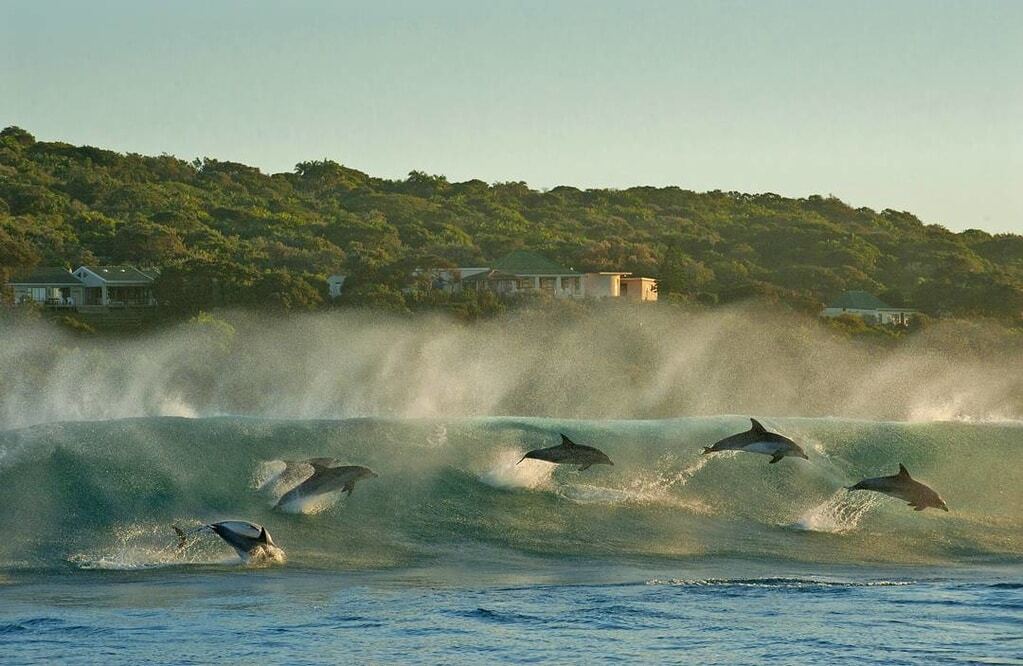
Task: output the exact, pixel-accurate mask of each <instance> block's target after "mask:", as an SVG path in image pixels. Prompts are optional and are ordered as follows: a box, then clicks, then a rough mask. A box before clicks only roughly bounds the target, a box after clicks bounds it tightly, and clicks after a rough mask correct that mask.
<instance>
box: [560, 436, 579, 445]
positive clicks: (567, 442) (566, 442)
mask: <svg viewBox="0 0 1023 666" xmlns="http://www.w3.org/2000/svg"><path fill="white" fill-rule="evenodd" d="M561 445H562V446H568V447H572V446H578V445H577V444H576V443H575V442H573V441H572V440H570V439H569V438H568V437H565V434H564V433H562V434H561Z"/></svg>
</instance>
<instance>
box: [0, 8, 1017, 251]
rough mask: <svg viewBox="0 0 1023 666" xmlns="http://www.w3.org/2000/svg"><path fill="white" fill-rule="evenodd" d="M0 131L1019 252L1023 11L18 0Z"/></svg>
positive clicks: (8, 15)
mask: <svg viewBox="0 0 1023 666" xmlns="http://www.w3.org/2000/svg"><path fill="white" fill-rule="evenodd" d="M0 125H2V126H7V125H18V126H20V127H23V128H25V129H27V130H28V131H30V132H32V133H33V134H35V135H36V137H37V138H39V139H42V140H51V141H55V140H61V141H67V142H69V143H74V144H89V145H95V146H100V147H104V148H110V149H114V150H119V151H130V152H138V153H144V154H160V153H169V154H173V155H176V156H178V157H181V158H185V159H192V158H194V157H202V156H210V157H215V158H217V159H222V160H232V161H238V162H244V163H246V164H252V165H255V166H258V167H260V168H261V169H263V170H265V171H269V172H276V171H290V170H291V169H292V168H293V167H294V165H295V164H296V163H298V162H301V161H304V160H311V159H324V158H328V159H332V160H335V161H338V162H341V163H343V164H345V165H347V166H350V167H353V168H356V169H359V170H362V171H365V172H367V173H369V174H371V175H374V176H380V177H387V178H401V177H404V176H405V175H406V174H407V173H408V172H409V171H411V170H413V169H416V170H421V171H426V172H429V173H434V174H443V175H445V176H447V177H448V179H449V180H452V181H459V180H468V179H471V178H479V179H481V180H484V181H487V182H498V181H520V180H521V181H526V182H527V183H529V184H530V185H531V186H533V187H537V188H551V187H556V186H558V185H573V186H576V187H581V188H588V187H617V188H625V187H629V186H633V185H659V186H660V185H677V186H679V187H683V188H686V189H693V190H698V191H703V190H714V189H720V190H737V191H743V192H774V193H776V194H781V195H785V196H807V195H810V194H822V195H829V194H830V195H834V196H837V197H839V198H841V199H842V200H844V201H846V202H848V203H850V204H852V205H855V206H869V207H871V208H874V209H877V210H881V209H884V208H894V209H897V210H908V211H910V212H913V213H914V214H916V215H917V216H919V217H920V218H921V219H923V220H924V221H925V222H928V223H935V224H943V225H945V226H947V227H949V228H951V229H955V230H961V229H967V228H980V229H985V230H988V231H992V232H1005V231H1011V232H1015V233H1023V2H1017V1H1015V0H1006V1H1004V2H996V1H982V0H977V1H969V2H949V1H947V0H926V1H917V0H912V1H910V0H906V1H902V2H887V1H881V0H876V1H875V0H871V1H858V0H845V1H842V2H828V1H815V2H809V1H806V2H792V1H782V0H778V1H756V2H736V1H729V0H721V1H714V2H683V1H679V0H674V1H671V2H659V1H652V0H651V1H642V0H633V1H631V2H607V1H602V0H585V1H575V0H563V1H561V2H557V1H552V0H548V1H547V2H532V1H522V2H510V1H504V0H490V1H485V2H480V1H478V0H477V1H475V2H453V1H449V0H430V1H429V2H393V1H392V2H389V1H380V0H375V1H374V2H364V1H363V2H336V1H335V2H313V1H305V2H302V1H291V2H283V1H282V2H259V1H255V0H250V1H247V2H225V1H216V0H205V1H201V2H196V1H193V0H175V2H155V1H154V2H141V1H139V0H132V1H128V2H120V1H117V2H114V1H106V2H104V1H102V0H96V1H95V2H77V1H76V2H51V1H48V0H29V1H23V0H0Z"/></svg>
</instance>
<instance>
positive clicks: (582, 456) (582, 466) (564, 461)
mask: <svg viewBox="0 0 1023 666" xmlns="http://www.w3.org/2000/svg"><path fill="white" fill-rule="evenodd" d="M526 458H531V459H533V460H543V461H545V462H549V463H554V464H556V465H579V471H580V472H582V471H584V470H587V469H589V468H590V466H591V465H614V463H613V462H611V459H610V458H608V457H607V455H606V454H605V453H604V452H603V451H601V450H600V449H595V448H593V447H592V446H583V445H582V444H576V443H575V442H573V441H572V440H570V439H569V438H568V437H565V436H564V435H562V436H561V444H558V445H557V446H549V447H547V448H546V449H535V450H533V451H530V452H529V453H527V454H526V455H524V456H522V460H525V459H526ZM522 460H519V462H522ZM515 464H516V465H517V464H518V463H515Z"/></svg>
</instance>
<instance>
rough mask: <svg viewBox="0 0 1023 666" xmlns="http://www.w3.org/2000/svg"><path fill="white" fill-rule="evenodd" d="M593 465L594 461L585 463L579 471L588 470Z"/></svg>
mask: <svg viewBox="0 0 1023 666" xmlns="http://www.w3.org/2000/svg"><path fill="white" fill-rule="evenodd" d="M592 466H593V465H592V463H587V464H586V465H583V466H582V467H580V468H579V471H580V472H585V471H586V470H588V469H589V468H590V467H592Z"/></svg>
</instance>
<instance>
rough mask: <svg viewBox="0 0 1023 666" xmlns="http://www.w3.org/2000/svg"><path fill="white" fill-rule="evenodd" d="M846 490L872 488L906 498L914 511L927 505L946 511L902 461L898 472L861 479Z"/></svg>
mask: <svg viewBox="0 0 1023 666" xmlns="http://www.w3.org/2000/svg"><path fill="white" fill-rule="evenodd" d="M846 490H872V491H874V492H876V493H883V494H885V495H891V496H892V497H897V498H899V499H901V500H906V502H908V503H909V506H911V507H913V510H914V511H923V510H924V509H926V508H928V507H933V508H935V509H941V510H942V511H948V507H947V506H945V501H944V500H943V499H941V498H940V497H938V493H936V492H934V490H932V489H931V488H930V487H929V486H926V485H924V484H922V483H920V482H919V481H917V480H916V479H914V478H913V477H911V476H910V475H909V472H908V471H906V467H905V466H904V465H903V464H902V463H899V473H898V474H894V475H892V476H878V477H874V478H872V479H863V480H862V481H860V482H859V483H857V484H856V485H854V486H848V487H847V488H846Z"/></svg>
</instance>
